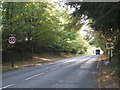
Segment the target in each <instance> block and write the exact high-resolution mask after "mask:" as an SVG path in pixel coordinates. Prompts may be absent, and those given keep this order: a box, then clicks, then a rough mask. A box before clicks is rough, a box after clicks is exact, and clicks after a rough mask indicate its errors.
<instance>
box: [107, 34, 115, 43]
mask: <svg viewBox="0 0 120 90" xmlns="http://www.w3.org/2000/svg"><path fill="white" fill-rule="evenodd" d="M114 37H115V35H114V34H107V35H106V36H105V39H106V40H107V42H112V41H113V40H114Z"/></svg>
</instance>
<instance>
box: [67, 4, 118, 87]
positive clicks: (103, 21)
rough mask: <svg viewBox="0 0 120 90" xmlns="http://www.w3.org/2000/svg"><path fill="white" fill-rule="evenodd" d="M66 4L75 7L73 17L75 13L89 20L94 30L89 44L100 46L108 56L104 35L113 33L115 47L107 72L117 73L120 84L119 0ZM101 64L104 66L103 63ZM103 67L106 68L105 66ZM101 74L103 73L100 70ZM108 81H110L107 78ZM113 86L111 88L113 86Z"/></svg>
mask: <svg viewBox="0 0 120 90" xmlns="http://www.w3.org/2000/svg"><path fill="white" fill-rule="evenodd" d="M67 5H70V6H71V7H74V8H75V11H74V13H73V17H75V16H77V15H79V16H85V17H86V19H87V20H89V24H88V25H89V26H90V27H91V28H92V29H93V30H94V39H92V40H89V43H90V45H94V46H96V47H100V48H101V49H102V50H103V51H104V55H106V56H108V52H107V50H106V42H107V41H106V40H105V35H106V34H114V35H115V39H114V41H113V43H114V47H115V49H114V50H113V55H112V62H111V63H110V65H109V68H107V73H108V74H109V75H110V72H111V71H112V72H115V74H114V75H117V79H118V82H117V83H118V84H119V85H120V82H119V80H120V79H119V77H120V25H119V23H120V19H119V14H120V2H92V3H89V2H68V3H67ZM86 39H89V38H86ZM107 59H108V58H107ZM102 64H104V63H102ZM102 66H103V67H104V65H102ZM103 67H102V68H103ZM100 68H101V67H100ZM104 68H105V70H106V67H104ZM102 70H104V69H102ZM101 74H103V72H102V71H101ZM112 78H113V76H111V75H110V77H109V79H112ZM102 79H104V78H102ZM109 82H111V81H110V80H109ZM109 84H110V83H109ZM115 84H116V83H115ZM110 85H111V84H110ZM114 86H115V85H114ZM114 86H113V87H111V88H115V87H114ZM103 88H105V86H103Z"/></svg>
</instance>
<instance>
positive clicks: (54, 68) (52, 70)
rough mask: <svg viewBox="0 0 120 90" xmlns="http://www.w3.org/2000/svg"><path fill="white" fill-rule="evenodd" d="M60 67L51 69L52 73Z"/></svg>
mask: <svg viewBox="0 0 120 90" xmlns="http://www.w3.org/2000/svg"><path fill="white" fill-rule="evenodd" d="M57 68H58V67H56V68H53V69H51V70H50V71H54V70H56V69H57Z"/></svg>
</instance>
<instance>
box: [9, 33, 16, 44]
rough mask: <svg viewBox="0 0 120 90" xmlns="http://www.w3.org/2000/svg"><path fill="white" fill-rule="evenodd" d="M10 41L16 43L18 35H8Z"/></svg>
mask: <svg viewBox="0 0 120 90" xmlns="http://www.w3.org/2000/svg"><path fill="white" fill-rule="evenodd" d="M8 43H9V44H11V45H13V44H15V43H16V37H15V36H14V35H11V36H9V37H8Z"/></svg>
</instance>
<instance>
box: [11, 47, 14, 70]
mask: <svg viewBox="0 0 120 90" xmlns="http://www.w3.org/2000/svg"><path fill="white" fill-rule="evenodd" d="M13 47H14V46H13V45H12V48H13ZM11 66H12V68H13V67H14V51H13V52H12V63H11Z"/></svg>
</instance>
